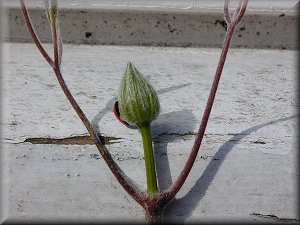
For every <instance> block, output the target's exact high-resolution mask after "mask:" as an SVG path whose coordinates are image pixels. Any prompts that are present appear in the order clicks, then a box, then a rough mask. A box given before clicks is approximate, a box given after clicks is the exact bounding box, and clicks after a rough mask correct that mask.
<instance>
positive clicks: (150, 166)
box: [140, 124, 158, 193]
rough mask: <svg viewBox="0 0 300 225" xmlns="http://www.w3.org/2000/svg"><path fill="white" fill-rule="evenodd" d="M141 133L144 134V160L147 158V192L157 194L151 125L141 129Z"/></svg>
mask: <svg viewBox="0 0 300 225" xmlns="http://www.w3.org/2000/svg"><path fill="white" fill-rule="evenodd" d="M140 131H141V134H142V138H143V146H144V158H145V166H146V178H147V192H148V193H157V192H158V188H157V179H156V170H155V162H154V154H153V147H152V136H151V127H150V124H149V125H146V126H142V127H140Z"/></svg>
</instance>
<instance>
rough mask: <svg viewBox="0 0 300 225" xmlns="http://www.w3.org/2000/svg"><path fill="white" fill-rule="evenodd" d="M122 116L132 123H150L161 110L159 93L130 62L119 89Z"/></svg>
mask: <svg viewBox="0 0 300 225" xmlns="http://www.w3.org/2000/svg"><path fill="white" fill-rule="evenodd" d="M118 101H119V110H120V114H121V116H122V117H123V118H124V119H125V120H126V121H127V122H128V123H129V124H131V125H137V126H139V127H143V126H146V125H150V123H151V121H152V120H154V119H155V118H156V117H157V115H158V113H159V110H160V105H159V100H158V97H157V94H156V92H155V90H154V89H153V87H152V86H151V84H150V83H149V82H148V81H147V80H146V79H145V78H144V76H143V75H142V74H141V73H140V72H139V71H138V70H137V69H136V68H135V67H134V65H133V64H132V63H131V62H128V64H127V68H126V71H125V73H124V76H123V78H122V81H121V86H120V90H119V97H118Z"/></svg>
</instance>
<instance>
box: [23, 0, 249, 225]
mask: <svg viewBox="0 0 300 225" xmlns="http://www.w3.org/2000/svg"><path fill="white" fill-rule="evenodd" d="M19 1H20V5H21V8H22V12H23V15H24V19H25V23H26V25H27V27H28V30H29V32H30V34H31V36H32V39H33V41H34V43H35V44H36V46H37V48H38V49H39V51H40V52H41V54H42V55H43V57H44V58H45V59H46V61H47V62H48V63H49V64H50V66H51V67H52V68H53V70H54V73H55V75H56V77H57V80H58V82H59V84H60V86H61V88H62V90H63V92H64V94H65V95H66V97H67V99H68V100H69V102H70V104H71V105H72V107H73V109H74V110H75V111H76V113H77V114H78V116H79V117H80V119H81V121H82V122H83V124H84V125H85V127H86V129H87V130H88V132H89V134H90V136H91V137H92V139H93V141H94V143H95V145H96V147H97V148H98V150H99V152H100V154H101V155H102V157H103V159H104V160H105V162H106V163H107V165H108V167H109V168H110V170H111V171H112V173H113V174H114V175H115V177H116V179H117V180H118V182H119V183H120V184H121V185H122V187H123V188H124V189H125V190H126V191H127V193H128V194H129V195H130V196H131V197H132V198H133V199H134V200H135V201H136V202H138V203H139V204H140V205H141V206H143V208H144V209H145V211H146V214H147V217H148V221H149V223H160V222H161V214H162V211H163V207H164V206H165V205H166V204H167V203H168V202H169V201H170V200H171V199H172V198H173V197H174V196H175V195H176V194H177V192H178V191H179V190H180V188H181V187H182V185H183V183H184V182H185V180H186V179H187V177H188V175H189V173H190V171H191V169H192V167H193V165H194V162H195V160H196V157H197V154H198V152H199V149H200V145H201V142H202V139H203V136H204V132H205V129H206V126H207V123H208V119H209V115H210V112H211V109H212V106H213V102H214V99H215V95H216V92H217V89H218V84H219V81H220V78H221V74H222V70H223V67H224V63H225V60H226V56H227V53H228V50H229V48H230V44H231V40H232V37H233V33H234V30H235V27H236V25H237V24H238V23H239V22H240V21H241V20H242V18H243V16H244V13H245V11H246V8H247V3H248V0H243V1H241V2H240V3H239V6H238V7H237V9H236V12H235V14H234V16H233V18H231V17H230V14H229V12H228V2H229V1H228V0H226V1H225V4H224V18H225V21H226V23H227V32H226V36H225V39H224V43H223V47H222V52H221V56H220V59H219V63H218V66H217V69H216V73H215V77H214V81H213V84H212V87H211V91H210V94H209V98H208V100H207V104H206V108H205V111H204V114H203V117H202V120H201V123H200V126H199V130H198V133H197V136H196V138H195V142H194V145H193V148H192V150H191V153H190V156H189V157H188V159H187V161H186V164H185V166H184V168H183V170H182V172H181V173H180V175H179V176H178V178H177V180H176V181H175V182H174V184H173V185H172V186H171V187H170V188H169V189H168V190H167V191H165V192H158V187H157V179H156V171H155V164H154V156H153V148H152V138H151V130H150V125H149V127H143V128H141V134H142V137H143V144H144V149H145V159H146V158H147V160H145V161H148V163H147V162H146V173H147V186H148V190H147V191H148V192H149V193H145V192H142V191H141V190H140V189H139V188H138V187H137V186H136V185H135V184H134V183H133V181H132V180H131V179H130V178H129V177H127V176H126V174H125V173H124V172H123V171H122V170H121V168H120V167H119V166H118V165H117V163H116V162H115V161H114V159H113V158H112V157H111V155H110V153H109V151H108V150H107V148H106V147H105V146H104V145H103V144H102V142H101V140H100V138H99V136H98V135H97V133H96V132H95V130H94V129H93V127H92V126H91V123H90V122H89V120H88V119H87V117H86V116H85V114H84V112H83V111H82V110H81V108H80V106H79V105H78V103H77V102H76V100H75V99H74V97H73V96H72V94H71V92H70V91H69V89H68V87H67V85H66V83H65V81H64V79H63V77H62V74H61V71H60V57H61V52H60V51H59V50H58V48H59V45H60V44H61V43H59V42H58V39H57V38H58V37H57V36H58V35H57V24H56V22H57V21H54V22H53V21H52V24H51V26H52V30H53V33H52V35H53V46H54V60H52V59H51V58H50V57H49V55H48V54H47V52H46V51H45V49H44V48H43V46H42V44H41V42H40V40H39V38H38V36H37V35H36V33H35V31H34V28H33V26H32V23H31V20H30V17H29V14H28V11H27V9H26V6H25V4H24V1H23V0H19Z"/></svg>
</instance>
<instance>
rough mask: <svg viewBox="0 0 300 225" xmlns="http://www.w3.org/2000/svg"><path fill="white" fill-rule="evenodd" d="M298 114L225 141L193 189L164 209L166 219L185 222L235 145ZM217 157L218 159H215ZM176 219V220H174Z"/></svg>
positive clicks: (250, 129)
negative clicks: (262, 129)
mask: <svg viewBox="0 0 300 225" xmlns="http://www.w3.org/2000/svg"><path fill="white" fill-rule="evenodd" d="M296 117H297V115H293V116H289V117H284V118H281V119H277V120H273V121H270V122H266V123H263V124H260V125H257V126H253V127H250V128H248V129H246V130H244V131H242V132H240V133H238V134H235V135H234V136H233V137H232V138H230V139H229V140H228V141H227V142H226V143H224V144H223V145H222V146H221V147H220V148H219V149H218V151H217V152H216V153H215V155H214V156H212V160H211V161H210V163H209V164H208V166H207V167H206V169H205V170H204V172H203V174H202V175H201V177H200V178H199V179H198V180H197V181H196V182H195V184H194V186H193V187H192V188H191V190H190V191H189V192H188V193H187V194H186V195H185V196H184V197H182V198H180V199H177V198H174V199H173V200H172V201H171V202H170V203H169V204H168V205H167V206H166V208H165V210H164V221H165V222H167V223H168V222H172V223H176V224H183V223H184V222H185V220H186V219H187V218H188V217H189V216H190V215H191V213H192V212H193V211H194V209H195V208H196V207H197V205H198V204H199V202H200V201H201V199H202V198H203V197H204V195H205V192H206V191H207V189H208V187H209V185H210V184H211V182H212V181H213V179H214V177H215V175H216V174H217V172H218V170H219V169H220V167H221V165H222V163H223V161H224V159H225V157H226V156H227V155H228V153H229V152H230V151H231V150H232V149H233V147H234V146H235V145H236V144H237V143H238V142H239V141H240V140H242V139H243V138H245V137H247V136H249V135H250V134H251V133H253V132H255V131H257V130H259V129H261V128H263V127H266V126H269V125H272V124H276V123H280V122H284V121H287V120H291V119H294V118H296ZM214 158H217V159H218V160H213V159H214ZM174 210H176V212H177V213H175V214H180V216H176V218H175V216H174ZM174 220H176V221H174Z"/></svg>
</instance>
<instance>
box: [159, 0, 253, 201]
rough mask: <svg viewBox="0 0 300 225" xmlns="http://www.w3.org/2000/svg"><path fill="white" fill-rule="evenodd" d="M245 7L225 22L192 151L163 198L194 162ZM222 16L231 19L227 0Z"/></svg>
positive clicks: (170, 194) (178, 184) (169, 195)
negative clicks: (222, 37)
mask: <svg viewBox="0 0 300 225" xmlns="http://www.w3.org/2000/svg"><path fill="white" fill-rule="evenodd" d="M246 7H247V0H245V1H243V5H242V8H241V9H240V6H238V14H237V15H236V16H234V18H233V21H232V22H230V23H228V24H227V32H226V36H225V39H224V43H223V47H222V52H221V56H220V59H219V63H218V66H217V69H216V73H215V77H214V81H213V84H212V87H211V91H210V94H209V97H208V100H207V104H206V107H205V110H204V114H203V117H202V120H201V123H200V126H199V130H198V133H197V136H196V138H195V142H194V145H193V147H192V151H191V153H190V155H189V157H188V159H187V161H186V163H185V166H184V168H183V170H182V171H181V173H180V174H179V176H178V178H177V180H176V181H175V182H174V183H173V185H171V187H170V188H169V189H168V190H167V191H166V192H165V193H164V195H165V199H167V200H170V199H172V198H173V197H174V196H175V195H176V194H177V192H178V191H179V190H180V188H181V187H182V185H183V184H184V182H185V180H186V179H187V177H188V175H189V173H190V171H191V169H192V167H193V165H194V162H195V160H196V157H197V154H198V152H199V149H200V146H201V142H202V139H203V136H204V132H205V129H206V126H207V123H208V119H209V115H210V112H211V109H212V106H213V103H214V99H215V96H216V92H217V89H218V84H219V81H220V78H221V74H222V71H223V67H224V63H225V60H226V56H227V53H228V50H229V47H230V44H231V40H232V37H233V33H234V29H235V27H236V25H237V24H238V23H239V22H240V20H241V19H242V17H243V15H244V13H245V10H246ZM224 16H225V18H226V17H227V18H226V21H227V20H228V21H231V19H230V18H229V13H228V1H225V4H224Z"/></svg>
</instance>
